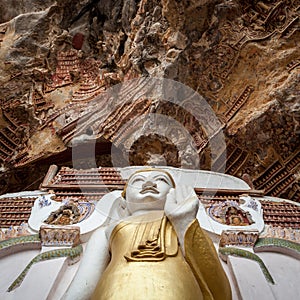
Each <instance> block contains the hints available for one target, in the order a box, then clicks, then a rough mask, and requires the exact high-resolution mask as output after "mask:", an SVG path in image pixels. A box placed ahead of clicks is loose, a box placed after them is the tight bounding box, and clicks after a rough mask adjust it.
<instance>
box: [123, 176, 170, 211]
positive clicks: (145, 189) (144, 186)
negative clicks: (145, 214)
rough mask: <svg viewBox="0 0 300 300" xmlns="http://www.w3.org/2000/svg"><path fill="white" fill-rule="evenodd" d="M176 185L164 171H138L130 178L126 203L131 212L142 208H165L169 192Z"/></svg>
mask: <svg viewBox="0 0 300 300" xmlns="http://www.w3.org/2000/svg"><path fill="white" fill-rule="evenodd" d="M172 187H174V185H173V182H172V180H171V178H170V177H169V176H168V175H167V174H166V173H164V172H162V171H146V172H138V173H136V174H134V175H133V176H131V177H130V178H129V181H128V184H127V188H126V203H127V209H128V211H129V212H130V213H133V212H136V211H140V210H163V209H164V205H165V202H166V198H167V194H168V192H169V191H170V189H171V188H172Z"/></svg>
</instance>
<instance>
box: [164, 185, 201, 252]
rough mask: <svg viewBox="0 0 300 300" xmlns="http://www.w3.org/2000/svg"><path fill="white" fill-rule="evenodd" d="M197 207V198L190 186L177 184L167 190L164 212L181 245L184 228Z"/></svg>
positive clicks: (193, 217) (195, 213)
mask: <svg viewBox="0 0 300 300" xmlns="http://www.w3.org/2000/svg"><path fill="white" fill-rule="evenodd" d="M198 208H199V200H198V197H197V195H196V193H195V191H194V189H193V188H192V187H190V186H178V187H176V188H175V189H171V190H170V191H169V193H168V195H167V200H166V204H165V214H166V216H167V217H168V219H169V220H170V221H171V223H172V225H173V227H174V228H175V231H176V233H177V236H178V239H179V242H180V244H181V245H183V241H184V234H185V232H186V230H187V229H188V227H189V225H190V224H191V223H192V221H193V220H195V218H196V215H197V212H198ZM182 247H183V246H182Z"/></svg>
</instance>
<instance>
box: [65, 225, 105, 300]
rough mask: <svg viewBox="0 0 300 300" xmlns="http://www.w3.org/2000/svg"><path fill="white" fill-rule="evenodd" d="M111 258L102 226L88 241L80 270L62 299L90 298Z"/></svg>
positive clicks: (77, 299) (82, 299)
mask: <svg viewBox="0 0 300 300" xmlns="http://www.w3.org/2000/svg"><path fill="white" fill-rule="evenodd" d="M109 259H110V255H109V249H108V240H107V238H106V235H105V228H104V227H100V228H99V229H97V230H96V231H95V232H94V233H93V234H92V236H91V238H90V240H89V241H88V244H87V246H86V249H85V251H84V254H83V257H82V260H81V262H80V266H79V268H78V271H77V273H76V274H75V276H74V278H73V280H72V282H71V284H70V286H69V287H68V289H67V291H66V293H65V294H64V296H63V297H62V299H61V300H86V299H90V297H91V295H92V293H93V291H94V290H95V288H96V285H97V283H98V281H99V278H100V277H101V275H102V273H103V271H104V270H105V268H106V267H107V265H108V263H109Z"/></svg>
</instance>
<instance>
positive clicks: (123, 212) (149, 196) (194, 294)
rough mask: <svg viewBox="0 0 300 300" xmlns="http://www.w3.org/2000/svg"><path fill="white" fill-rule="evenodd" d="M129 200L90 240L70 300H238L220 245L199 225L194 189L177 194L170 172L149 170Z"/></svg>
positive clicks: (134, 179)
mask: <svg viewBox="0 0 300 300" xmlns="http://www.w3.org/2000/svg"><path fill="white" fill-rule="evenodd" d="M122 196H123V197H122V198H120V199H119V200H118V202H117V206H118V209H115V208H116V207H115V208H114V209H113V210H114V212H112V214H111V215H110V216H109V217H108V218H107V221H106V222H105V223H104V225H102V226H101V227H100V228H98V229H97V230H96V231H95V232H94V233H93V235H92V236H91V238H90V240H89V242H88V244H87V247H86V249H85V252H84V255H83V258H82V260H81V263H80V266H79V269H78V271H77V273H76V275H75V277H74V279H73V281H72V282H71V284H70V286H69V287H68V289H67V291H66V293H65V294H64V296H63V299H64V300H68V299H72V300H74V299H97V300H98V299H105V300H106V299H112V300H114V299H115V300H122V299H126V300H128V299H135V300H136V299H172V300H175V299H180V300H181V299H194V300H199V299H204V300H207V299H219V300H226V299H231V289H230V285H229V282H228V279H227V277H226V274H225V272H224V270H223V268H222V266H221V264H220V261H219V258H218V255H217V253H216V250H215V248H214V245H213V243H212V241H211V240H210V238H209V237H208V236H207V235H206V233H205V232H204V231H203V230H202V229H201V228H200V226H199V223H198V221H197V219H196V214H197V211H198V205H199V204H198V203H199V200H198V198H197V196H196V194H195V192H194V190H193V188H191V187H187V186H179V185H177V186H176V185H175V182H174V180H173V178H172V176H171V175H170V174H169V173H168V172H166V171H164V170H161V169H156V168H153V169H142V170H139V171H137V172H135V173H134V174H133V175H131V176H130V177H129V179H128V181H127V183H126V186H125V188H124V191H123V193H122ZM116 211H117V213H116Z"/></svg>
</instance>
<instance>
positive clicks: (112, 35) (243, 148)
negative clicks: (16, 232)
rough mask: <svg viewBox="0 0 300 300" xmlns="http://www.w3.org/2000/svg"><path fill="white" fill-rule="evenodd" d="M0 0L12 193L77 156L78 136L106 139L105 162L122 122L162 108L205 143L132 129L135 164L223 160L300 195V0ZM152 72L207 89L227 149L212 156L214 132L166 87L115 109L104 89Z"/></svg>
mask: <svg viewBox="0 0 300 300" xmlns="http://www.w3.org/2000/svg"><path fill="white" fill-rule="evenodd" d="M0 9H1V12H2V14H1V16H0V69H1V72H0V83H1V84H0V101H1V114H0V164H1V175H0V189H1V193H4V192H7V191H18V190H22V189H28V188H30V189H32V188H37V187H38V185H39V183H40V182H41V181H42V178H43V176H44V174H45V172H46V171H47V169H48V167H49V165H50V164H51V163H55V162H56V161H57V160H58V161H59V164H61V165H70V164H71V161H72V156H71V154H70V147H72V146H73V147H74V143H75V142H76V143H75V144H76V145H77V144H80V143H81V142H83V141H85V142H86V140H93V139H94V140H97V145H99V146H98V148H100V149H101V145H103V147H102V151H100V152H99V153H98V154H97V164H99V165H103V166H104V165H105V166H110V165H111V164H112V162H111V161H110V159H109V155H110V151H109V147H107V143H112V144H119V145H120V144H122V143H123V142H124V136H121V137H120V136H119V135H118V133H119V131H120V130H121V128H122V125H124V124H126V123H127V122H128V121H129V120H130V118H132V117H133V116H136V115H139V116H143V115H146V114H147V113H150V112H151V113H157V114H162V115H166V116H170V117H171V118H173V119H176V121H177V122H178V123H179V124H183V126H184V127H185V128H186V129H187V130H188V131H189V133H190V134H191V136H192V137H193V139H194V146H195V149H196V150H195V151H196V152H197V153H198V155H197V157H196V156H195V155H194V154H190V153H192V152H190V151H189V150H187V149H184V148H182V149H181V148H180V147H179V148H178V147H177V148H178V149H177V150H176V149H175V148H176V147H175V146H174V141H172V140H171V139H170V138H166V137H170V136H171V135H172V134H171V132H165V133H164V135H163V136H159V135H157V134H151V133H149V134H148V135H145V136H142V137H141V138H140V140H136V141H133V140H132V141H131V143H132V148H131V149H130V151H129V152H130V153H129V157H130V159H129V160H130V163H131V164H144V163H149V162H150V163H154V164H155V163H158V164H160V163H162V162H163V163H166V164H169V165H173V166H183V167H187V168H192V167H193V166H195V165H197V166H198V165H199V166H200V167H201V168H203V169H211V167H212V166H214V167H215V168H214V170H223V171H225V173H227V174H231V175H234V176H237V177H242V178H248V179H249V178H250V180H251V181H252V183H253V185H254V188H257V189H265V192H266V194H268V195H273V196H279V197H285V198H288V199H291V200H295V201H300V200H299V198H300V188H299V169H300V157H299V133H300V129H299V106H300V103H299V102H300V101H299V97H300V95H299V90H300V89H299V86H300V83H299V82H300V80H299V76H300V75H299V66H300V50H299V49H300V47H299V40H300V32H299V27H300V26H299V24H300V21H299V17H300V16H299V14H300V1H299V0H294V1H293V0H284V1H276V0H274V1H272V0H264V1H257V0H256V1H252V2H249V1H244V0H232V1H229V0H228V1H225V0H223V1H222V0H198V1H197V0H194V1H187V0H185V1H174V0H162V1H158V0H141V1H135V0H115V1H113V0H110V1H104V0H102V1H101V0H98V1H97V0H90V1H86V0H83V1H69V0H67V1H62V0H59V1H50V0H48V1H39V0H32V1H10V2H9V3H7V1H4V0H0ZM147 76H148V77H149V76H150V77H159V78H168V79H172V80H175V81H178V82H181V83H183V84H184V85H186V86H188V87H190V88H192V89H193V90H195V91H197V92H198V93H199V94H200V95H201V96H202V97H203V98H204V99H205V101H206V102H207V103H209V105H210V106H211V107H212V109H213V111H214V113H215V115H216V116H217V118H218V120H219V122H220V123H219V124H220V126H221V129H222V132H223V134H224V137H225V140H226V149H218V153H217V155H215V156H214V157H212V155H211V149H210V142H211V140H212V138H213V137H212V135H211V134H208V133H207V132H205V130H204V129H203V128H201V124H198V123H197V120H195V119H194V118H193V116H191V115H190V114H189V113H188V112H186V111H184V110H182V109H181V108H178V107H175V108H174V107H173V106H172V107H170V105H169V103H163V102H159V101H160V99H159V96H160V95H159V94H157V95H156V96H155V97H154V98H155V99H154V100H155V101H154V102H155V105H153V99H152V101H150V100H149V99H137V100H136V101H133V102H132V103H131V104H122V103H121V102H120V103H117V105H116V107H115V108H114V110H113V112H112V113H110V114H105V113H104V112H105V111H106V112H107V111H108V108H109V105H110V103H109V101H110V100H109V99H108V98H107V97H106V94H105V91H107V90H109V89H110V88H112V87H114V86H115V85H116V84H119V83H124V82H126V81H129V80H132V79H134V78H143V77H147ZM129 88H130V87H129ZM125 96H127V95H125ZM125 96H124V97H125ZM157 101H158V102H159V103H158V104H157ZM91 103H92V105H91ZM95 103H96V104H95ZM79 119H80V120H81V123H80V125H78V124H77V121H78V120H79ZM82 120H83V122H82ZM78 131H80V134H79V136H78V137H77V136H76V135H78ZM134 131H135V128H134V126H133V127H132V128H128V130H127V135H128V134H129V135H131V136H134ZM179 135H180V133H179ZM132 139H133V138H132ZM178 140H181V141H182V144H185V143H186V141H185V139H184V136H181V135H180V138H179V139H178ZM175 144H176V143H175ZM104 145H106V146H104ZM103 149H104V150H103ZM151 151H152V153H151ZM224 156H226V164H225V165H224V162H223V160H222V158H224ZM120 164H121V162H120ZM83 166H84V164H83Z"/></svg>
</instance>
